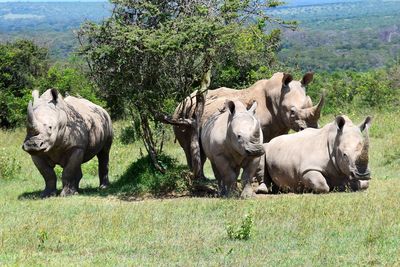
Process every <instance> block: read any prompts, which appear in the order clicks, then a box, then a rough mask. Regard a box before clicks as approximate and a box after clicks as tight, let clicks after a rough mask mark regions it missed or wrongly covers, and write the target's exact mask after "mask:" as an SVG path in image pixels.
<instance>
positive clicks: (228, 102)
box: [225, 100, 235, 115]
mask: <svg viewBox="0 0 400 267" xmlns="http://www.w3.org/2000/svg"><path fill="white" fill-rule="evenodd" d="M225 107H227V108H228V110H229V112H230V113H231V114H232V115H233V114H235V103H233V101H231V100H226V101H225Z"/></svg>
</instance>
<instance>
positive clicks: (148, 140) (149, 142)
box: [140, 114, 165, 173]
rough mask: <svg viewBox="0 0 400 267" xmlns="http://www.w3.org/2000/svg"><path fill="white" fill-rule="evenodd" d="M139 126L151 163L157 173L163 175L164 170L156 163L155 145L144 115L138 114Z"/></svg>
mask: <svg viewBox="0 0 400 267" xmlns="http://www.w3.org/2000/svg"><path fill="white" fill-rule="evenodd" d="M140 126H141V128H142V140H143V143H144V146H145V148H146V150H147V153H148V154H149V156H150V159H151V161H152V162H153V165H154V167H156V169H157V170H158V171H159V172H161V173H165V169H164V168H163V167H162V166H161V165H160V164H159V163H158V160H157V156H158V153H157V147H156V143H155V142H154V140H153V133H152V131H151V128H150V125H149V120H148V117H147V116H146V115H144V114H140Z"/></svg>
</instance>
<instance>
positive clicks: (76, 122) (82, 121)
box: [22, 89, 113, 197]
mask: <svg viewBox="0 0 400 267" xmlns="http://www.w3.org/2000/svg"><path fill="white" fill-rule="evenodd" d="M32 96H33V103H32V101H30V102H29V105H28V120H27V135H26V138H25V141H24V143H23V145H22V148H23V150H25V151H26V152H28V153H29V154H30V155H31V157H32V160H33V163H34V164H35V165H36V167H37V169H38V170H39V172H40V173H41V175H42V176H43V178H44V180H45V184H46V186H45V189H44V191H43V192H42V193H41V196H42V197H49V196H52V195H55V194H56V190H57V188H56V180H57V176H56V174H55V172H54V167H55V165H56V164H58V165H60V166H61V167H62V168H63V172H62V186H63V188H62V191H61V194H60V195H61V196H67V195H71V194H76V193H77V192H78V189H79V182H80V180H81V178H82V169H81V164H82V163H84V162H87V161H89V160H90V159H92V158H93V157H94V156H96V155H97V158H98V162H99V163H98V164H99V165H98V171H99V178H100V187H103V188H104V187H106V186H107V185H108V184H109V180H108V161H109V152H110V148H111V144H112V140H113V130H112V124H111V119H110V116H109V115H108V113H107V112H106V111H105V110H104V109H103V108H101V107H99V106H98V105H95V104H93V103H92V102H90V101H88V100H86V99H83V98H76V97H72V96H67V97H66V98H65V99H63V97H62V96H61V95H60V94H59V93H58V91H57V90H56V89H49V90H47V91H46V92H44V93H43V94H42V95H41V96H40V97H39V92H38V91H37V90H34V91H33V92H32Z"/></svg>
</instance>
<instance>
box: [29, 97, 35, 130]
mask: <svg viewBox="0 0 400 267" xmlns="http://www.w3.org/2000/svg"><path fill="white" fill-rule="evenodd" d="M28 125H29V126H31V127H34V126H35V114H34V113H33V105H32V101H29V104H28Z"/></svg>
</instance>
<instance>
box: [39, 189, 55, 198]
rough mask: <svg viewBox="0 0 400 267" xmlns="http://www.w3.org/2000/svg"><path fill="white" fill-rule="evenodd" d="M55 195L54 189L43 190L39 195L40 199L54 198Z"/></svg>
mask: <svg viewBox="0 0 400 267" xmlns="http://www.w3.org/2000/svg"><path fill="white" fill-rule="evenodd" d="M56 195H57V190H56V189H45V190H43V192H42V193H40V197H41V198H48V197H54V196H56Z"/></svg>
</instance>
